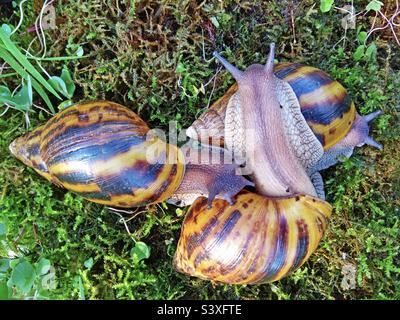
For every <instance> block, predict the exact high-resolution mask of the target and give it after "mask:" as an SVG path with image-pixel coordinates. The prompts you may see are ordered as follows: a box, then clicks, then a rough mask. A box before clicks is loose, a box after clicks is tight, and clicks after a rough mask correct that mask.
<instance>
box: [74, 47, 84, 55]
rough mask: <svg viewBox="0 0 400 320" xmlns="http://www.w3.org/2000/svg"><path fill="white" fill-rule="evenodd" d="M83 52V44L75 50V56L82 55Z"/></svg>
mask: <svg viewBox="0 0 400 320" xmlns="http://www.w3.org/2000/svg"><path fill="white" fill-rule="evenodd" d="M83 53H84V52H83V48H82V47H81V46H79V47H78V49H77V50H76V51H75V56H77V57H82V56H83Z"/></svg>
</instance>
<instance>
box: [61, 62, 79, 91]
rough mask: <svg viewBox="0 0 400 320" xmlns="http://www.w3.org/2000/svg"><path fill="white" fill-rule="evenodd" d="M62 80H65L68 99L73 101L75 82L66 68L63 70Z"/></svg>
mask: <svg viewBox="0 0 400 320" xmlns="http://www.w3.org/2000/svg"><path fill="white" fill-rule="evenodd" d="M61 79H63V80H64V83H65V86H66V88H67V93H68V95H67V98H69V99H71V98H72V97H73V95H74V92H75V89H76V86H75V84H74V81H73V80H72V77H71V74H70V72H69V70H68V68H66V67H64V68H63V69H62V72H61Z"/></svg>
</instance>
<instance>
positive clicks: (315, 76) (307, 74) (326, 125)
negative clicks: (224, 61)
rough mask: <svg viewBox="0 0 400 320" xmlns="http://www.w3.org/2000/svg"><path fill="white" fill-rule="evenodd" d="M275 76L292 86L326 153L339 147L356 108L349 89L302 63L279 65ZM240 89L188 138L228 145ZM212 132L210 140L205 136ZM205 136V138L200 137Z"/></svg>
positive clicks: (218, 104) (208, 113)
mask: <svg viewBox="0 0 400 320" xmlns="http://www.w3.org/2000/svg"><path fill="white" fill-rule="evenodd" d="M274 73H275V75H276V76H277V77H278V78H280V79H282V80H285V81H287V82H288V83H289V85H290V86H291V88H292V89H293V91H294V93H295V94H296V97H297V99H298V101H299V104H300V108H301V112H302V114H303V116H304V118H305V120H306V121H307V123H308V125H309V126H310V128H311V130H312V131H313V133H314V134H315V136H316V137H317V139H318V140H319V141H320V142H321V144H322V146H323V147H324V150H327V149H329V148H331V147H332V146H334V145H335V144H337V143H338V142H339V141H340V140H341V139H343V138H344V136H345V135H346V134H347V133H348V132H349V131H350V128H351V126H352V124H353V122H354V119H355V117H356V108H355V106H354V103H353V101H352V100H351V97H350V96H349V94H348V93H347V91H346V89H345V88H344V87H343V86H342V85H341V84H340V83H339V82H338V81H335V80H332V79H331V78H330V77H329V75H328V74H326V73H325V72H323V71H321V70H319V69H317V68H314V67H310V66H305V65H302V64H299V63H286V62H285V63H279V64H277V65H275V67H274ZM237 89H238V86H237V84H236V83H235V84H233V85H232V86H231V87H230V88H229V89H228V91H227V92H226V93H225V94H224V96H222V97H221V98H220V99H218V100H217V101H216V102H215V103H214V104H213V105H212V106H211V107H210V108H209V109H208V110H207V111H206V112H205V113H204V114H203V115H201V116H200V117H199V119H197V120H196V121H195V122H193V124H192V126H191V127H190V128H189V129H188V131H187V133H188V136H190V137H192V138H194V139H196V140H199V141H201V142H203V143H209V142H210V141H212V144H213V145H217V146H221V147H222V146H223V145H224V130H223V128H224V120H225V112H226V107H227V105H228V102H229V100H230V98H231V97H232V95H233V94H234V93H236V91H237ZM207 131H208V132H210V134H209V136H207V135H206V134H205V132H207ZM200 132H201V134H200Z"/></svg>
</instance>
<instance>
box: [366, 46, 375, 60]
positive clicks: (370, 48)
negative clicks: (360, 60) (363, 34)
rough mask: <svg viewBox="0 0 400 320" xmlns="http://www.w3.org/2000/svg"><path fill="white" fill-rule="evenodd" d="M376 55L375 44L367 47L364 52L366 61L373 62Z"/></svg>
mask: <svg viewBox="0 0 400 320" xmlns="http://www.w3.org/2000/svg"><path fill="white" fill-rule="evenodd" d="M376 53H377V48H376V45H375V43H371V44H370V45H369V46H368V48H367V50H366V51H365V58H366V59H367V60H368V61H374V60H376Z"/></svg>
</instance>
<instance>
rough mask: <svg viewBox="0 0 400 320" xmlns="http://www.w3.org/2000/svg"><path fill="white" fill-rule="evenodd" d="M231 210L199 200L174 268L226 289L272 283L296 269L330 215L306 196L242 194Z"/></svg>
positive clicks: (189, 215)
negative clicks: (216, 283) (233, 285)
mask: <svg viewBox="0 0 400 320" xmlns="http://www.w3.org/2000/svg"><path fill="white" fill-rule="evenodd" d="M235 199H236V202H235V204H234V205H229V204H228V203H227V202H226V201H224V200H220V199H216V200H214V202H213V204H212V208H211V209H207V199H206V198H204V197H200V198H198V199H197V200H196V202H195V203H193V205H192V206H191V208H190V209H189V211H188V213H187V216H186V218H185V221H184V223H183V226H182V231H181V237H180V239H179V243H178V247H177V251H176V253H175V257H174V267H175V268H176V270H177V271H179V272H181V273H185V274H188V275H191V276H196V277H199V278H202V279H207V280H213V281H216V282H222V283H229V284H256V283H265V282H272V281H276V280H279V279H281V278H282V277H284V276H287V275H288V274H290V273H291V272H293V271H294V270H296V269H297V268H298V267H300V266H301V265H302V264H303V263H304V262H305V261H306V260H307V259H308V258H309V256H310V255H311V254H312V253H313V252H314V251H315V249H316V248H317V246H318V244H319V242H320V240H321V237H322V236H323V234H324V231H325V229H326V226H327V220H328V218H329V217H330V215H331V213H332V207H331V205H330V204H328V203H327V202H325V201H322V200H320V199H318V198H314V197H311V196H307V195H295V196H292V197H287V198H268V197H264V196H262V195H258V194H254V193H251V192H248V191H243V192H241V193H240V194H239V195H237V196H236V198H235Z"/></svg>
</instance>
